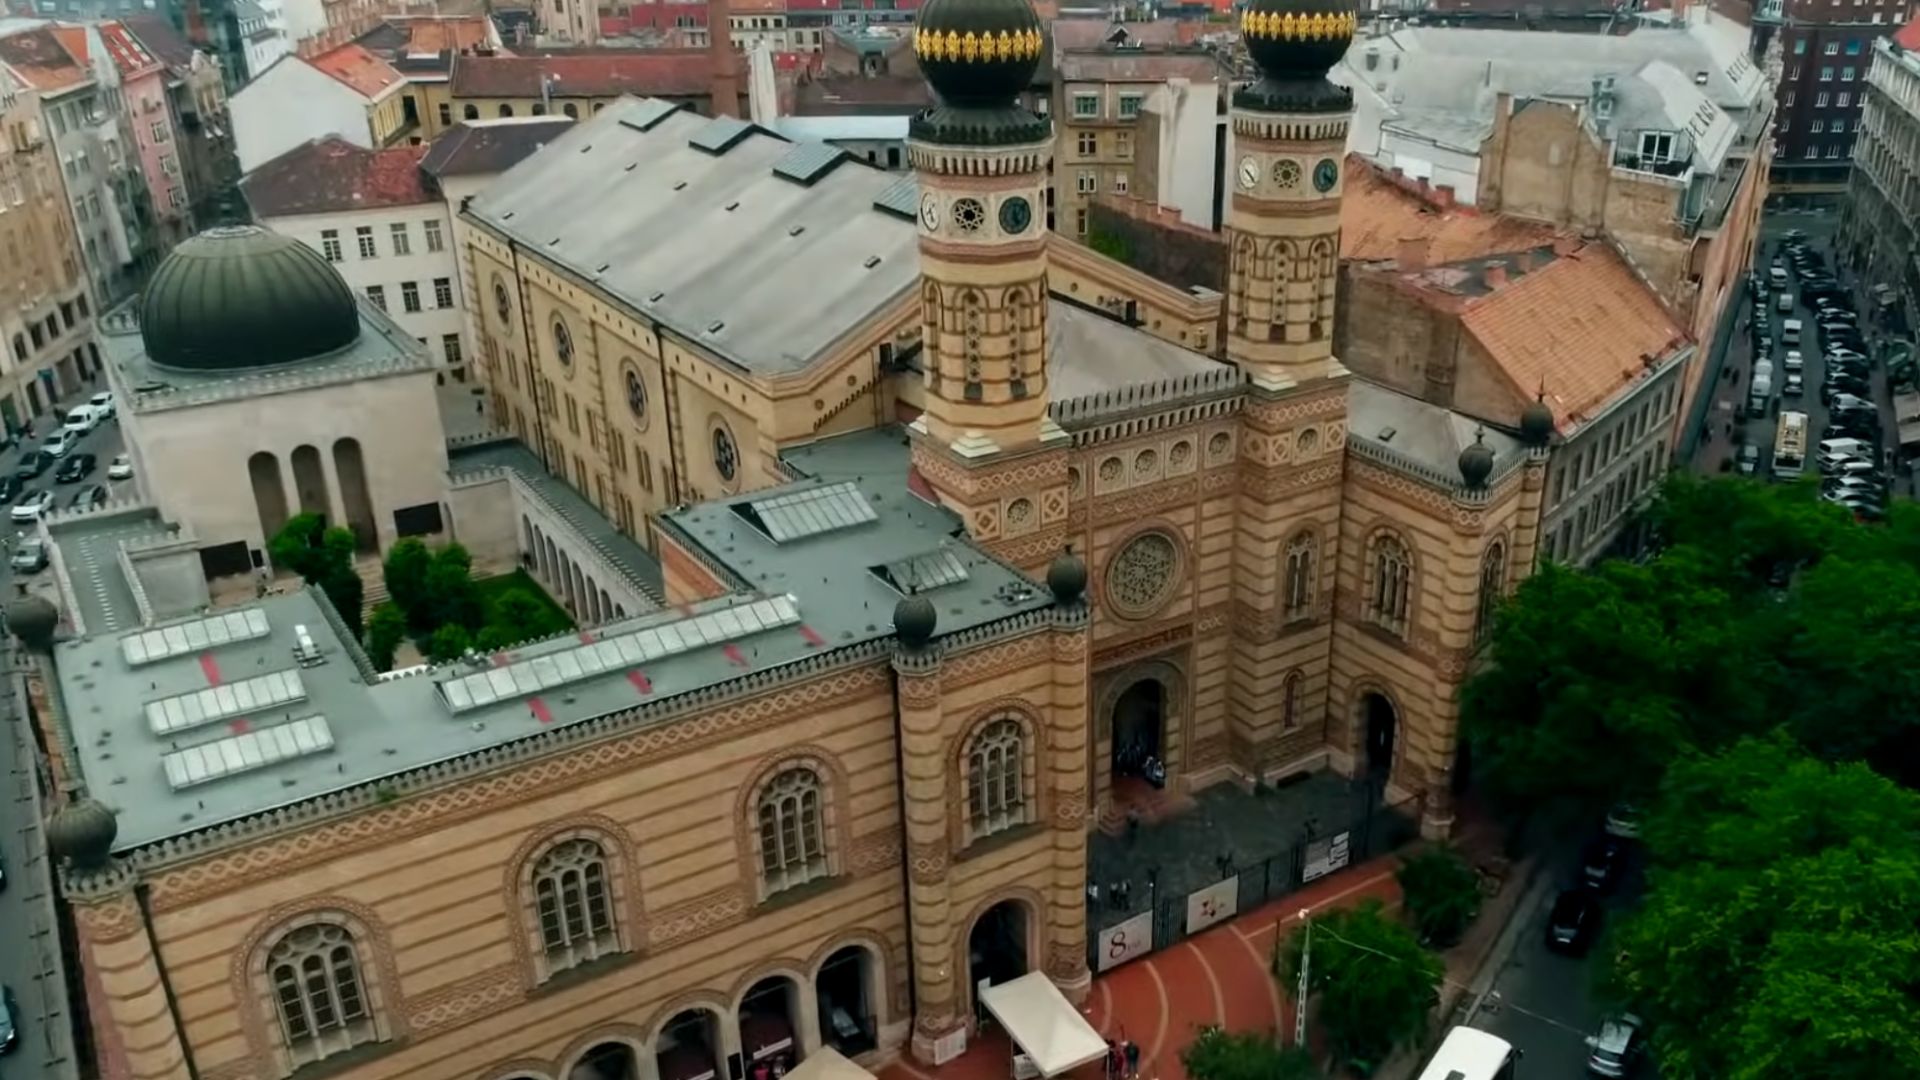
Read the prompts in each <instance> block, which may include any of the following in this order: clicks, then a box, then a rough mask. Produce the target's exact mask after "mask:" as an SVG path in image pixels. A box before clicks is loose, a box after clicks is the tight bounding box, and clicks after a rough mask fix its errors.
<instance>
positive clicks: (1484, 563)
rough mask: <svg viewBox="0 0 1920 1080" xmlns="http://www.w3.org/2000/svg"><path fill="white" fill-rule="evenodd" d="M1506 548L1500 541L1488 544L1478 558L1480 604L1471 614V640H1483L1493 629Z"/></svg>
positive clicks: (1503, 579)
mask: <svg viewBox="0 0 1920 1080" xmlns="http://www.w3.org/2000/svg"><path fill="white" fill-rule="evenodd" d="M1506 580H1507V549H1506V547H1505V546H1504V545H1502V544H1501V543H1500V541H1498V540H1495V541H1494V542H1493V543H1492V544H1490V545H1488V547H1487V553H1486V555H1485V556H1483V557H1482V558H1481V560H1480V605H1479V607H1478V608H1476V609H1475V611H1474V615H1473V640H1475V641H1484V640H1485V639H1486V636H1487V635H1488V634H1489V633H1491V632H1492V630H1493V613H1494V609H1495V608H1497V607H1498V606H1499V604H1500V593H1501V591H1502V590H1503V589H1504V588H1505V587H1506Z"/></svg>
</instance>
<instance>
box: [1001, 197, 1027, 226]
mask: <svg viewBox="0 0 1920 1080" xmlns="http://www.w3.org/2000/svg"><path fill="white" fill-rule="evenodd" d="M1031 224H1033V207H1032V205H1031V204H1029V203H1028V202H1027V200H1025V199H1023V198H1021V197H1020V196H1018V195H1015V196H1014V197H1013V198H1011V199H1008V200H1006V201H1005V202H1003V203H1001V204H1000V228H1001V229H1003V230H1005V231H1006V232H1007V233H1009V234H1012V235H1016V236H1017V235H1019V234H1020V233H1023V232H1026V231H1027V226H1029V225H1031Z"/></svg>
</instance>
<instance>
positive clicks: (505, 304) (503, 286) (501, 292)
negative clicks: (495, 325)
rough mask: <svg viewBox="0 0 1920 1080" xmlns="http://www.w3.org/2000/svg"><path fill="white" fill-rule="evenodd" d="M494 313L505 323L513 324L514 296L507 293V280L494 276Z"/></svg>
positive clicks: (497, 275)
mask: <svg viewBox="0 0 1920 1080" xmlns="http://www.w3.org/2000/svg"><path fill="white" fill-rule="evenodd" d="M493 311H494V314H496V315H498V316H500V321H501V322H503V323H511V322H513V295H512V294H511V293H509V292H507V282H506V279H504V278H502V277H501V276H500V275H499V274H495V275H493Z"/></svg>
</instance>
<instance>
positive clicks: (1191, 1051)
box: [1180, 1028, 1320, 1080]
mask: <svg viewBox="0 0 1920 1080" xmlns="http://www.w3.org/2000/svg"><path fill="white" fill-rule="evenodd" d="M1180 1064H1182V1065H1184V1066H1186V1069H1187V1075H1188V1076H1190V1077H1192V1078H1193V1080H1319V1077H1320V1070H1319V1069H1317V1068H1315V1067H1314V1064H1313V1057H1312V1055H1310V1054H1308V1053H1307V1052H1306V1051H1305V1050H1301V1049H1298V1048H1294V1047H1282V1046H1280V1045H1278V1044H1277V1043H1275V1042H1274V1038H1273V1034H1272V1033H1271V1032H1264V1031H1263V1032H1253V1031H1241V1032H1228V1031H1223V1030H1221V1029H1220V1028H1207V1029H1205V1030H1203V1031H1201V1032H1200V1033H1199V1034H1197V1035H1195V1036H1194V1038H1193V1041H1192V1042H1190V1043H1188V1044H1187V1048H1186V1049H1185V1050H1182V1051H1180Z"/></svg>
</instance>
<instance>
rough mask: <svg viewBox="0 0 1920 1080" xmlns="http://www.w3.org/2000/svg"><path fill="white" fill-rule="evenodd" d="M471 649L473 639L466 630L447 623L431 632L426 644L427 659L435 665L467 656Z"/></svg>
mask: <svg viewBox="0 0 1920 1080" xmlns="http://www.w3.org/2000/svg"><path fill="white" fill-rule="evenodd" d="M471 648H473V637H472V635H470V634H468V633H467V628H466V627H464V626H461V625H460V624H459V623H448V624H447V625H445V626H443V627H441V628H440V629H438V630H435V631H434V632H433V637H432V638H431V639H430V640H429V641H428V642H427V657H428V658H429V659H431V660H432V661H433V662H434V663H436V664H445V663H450V662H452V661H454V660H458V659H460V658H461V657H462V656H465V655H466V654H467V650H468V649H471Z"/></svg>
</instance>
